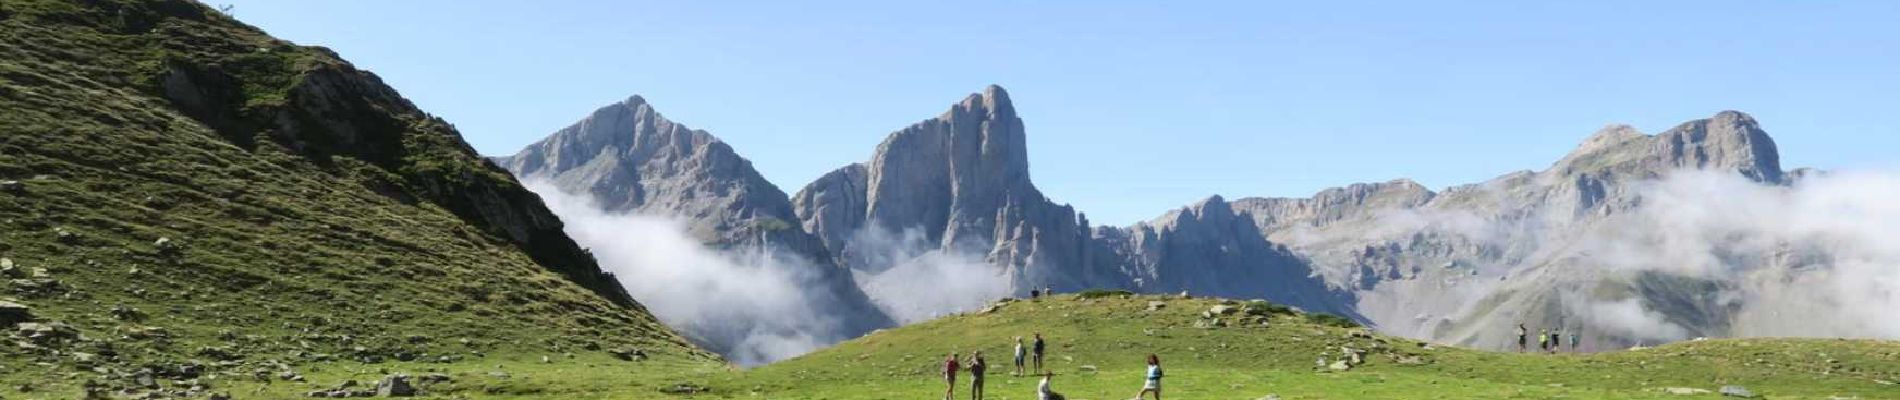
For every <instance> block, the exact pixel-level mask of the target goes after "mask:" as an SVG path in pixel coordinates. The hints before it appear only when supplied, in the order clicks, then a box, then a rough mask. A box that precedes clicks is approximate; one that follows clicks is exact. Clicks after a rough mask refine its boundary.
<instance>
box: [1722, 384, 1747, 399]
mask: <svg viewBox="0 0 1900 400" xmlns="http://www.w3.org/2000/svg"><path fill="white" fill-rule="evenodd" d="M1721 392H1722V395H1723V396H1727V397H1740V398H1744V399H1752V398H1755V392H1751V391H1748V388H1745V387H1741V386H1740V385H1727V386H1722V389H1721Z"/></svg>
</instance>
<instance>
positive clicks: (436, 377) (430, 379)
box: [416, 373, 455, 385]
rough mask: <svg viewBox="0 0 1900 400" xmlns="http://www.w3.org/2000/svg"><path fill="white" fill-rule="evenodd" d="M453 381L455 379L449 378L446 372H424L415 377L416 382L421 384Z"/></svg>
mask: <svg viewBox="0 0 1900 400" xmlns="http://www.w3.org/2000/svg"><path fill="white" fill-rule="evenodd" d="M454 381H455V379H453V378H450V377H449V376H448V375H447V374H433V373H432V374H424V375H422V376H420V377H417V378H416V383H418V384H423V385H434V384H437V383H449V382H454Z"/></svg>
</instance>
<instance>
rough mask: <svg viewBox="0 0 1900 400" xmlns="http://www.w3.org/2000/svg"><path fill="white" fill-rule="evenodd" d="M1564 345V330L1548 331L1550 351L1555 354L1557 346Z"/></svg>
mask: <svg viewBox="0 0 1900 400" xmlns="http://www.w3.org/2000/svg"><path fill="white" fill-rule="evenodd" d="M1563 345H1564V331H1551V332H1550V353H1551V354H1557V348H1559V347H1563Z"/></svg>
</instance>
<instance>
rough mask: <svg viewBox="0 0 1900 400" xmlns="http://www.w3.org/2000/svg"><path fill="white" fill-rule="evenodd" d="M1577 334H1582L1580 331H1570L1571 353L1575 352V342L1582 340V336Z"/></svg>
mask: <svg viewBox="0 0 1900 400" xmlns="http://www.w3.org/2000/svg"><path fill="white" fill-rule="evenodd" d="M1577 330H1578V331H1582V330H1583V329H1581V328H1579V329H1577ZM1579 336H1583V334H1582V333H1581V332H1570V352H1572V353H1575V352H1577V342H1580V341H1583V338H1580V337H1579Z"/></svg>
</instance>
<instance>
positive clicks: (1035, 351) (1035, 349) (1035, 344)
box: [1029, 332, 1043, 374]
mask: <svg viewBox="0 0 1900 400" xmlns="http://www.w3.org/2000/svg"><path fill="white" fill-rule="evenodd" d="M1029 344H1030V346H1029V347H1030V349H1029V351H1030V356H1031V357H1033V358H1035V362H1036V373H1038V374H1040V373H1042V350H1043V343H1042V332H1036V340H1034V341H1031V342H1030V343H1029Z"/></svg>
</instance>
